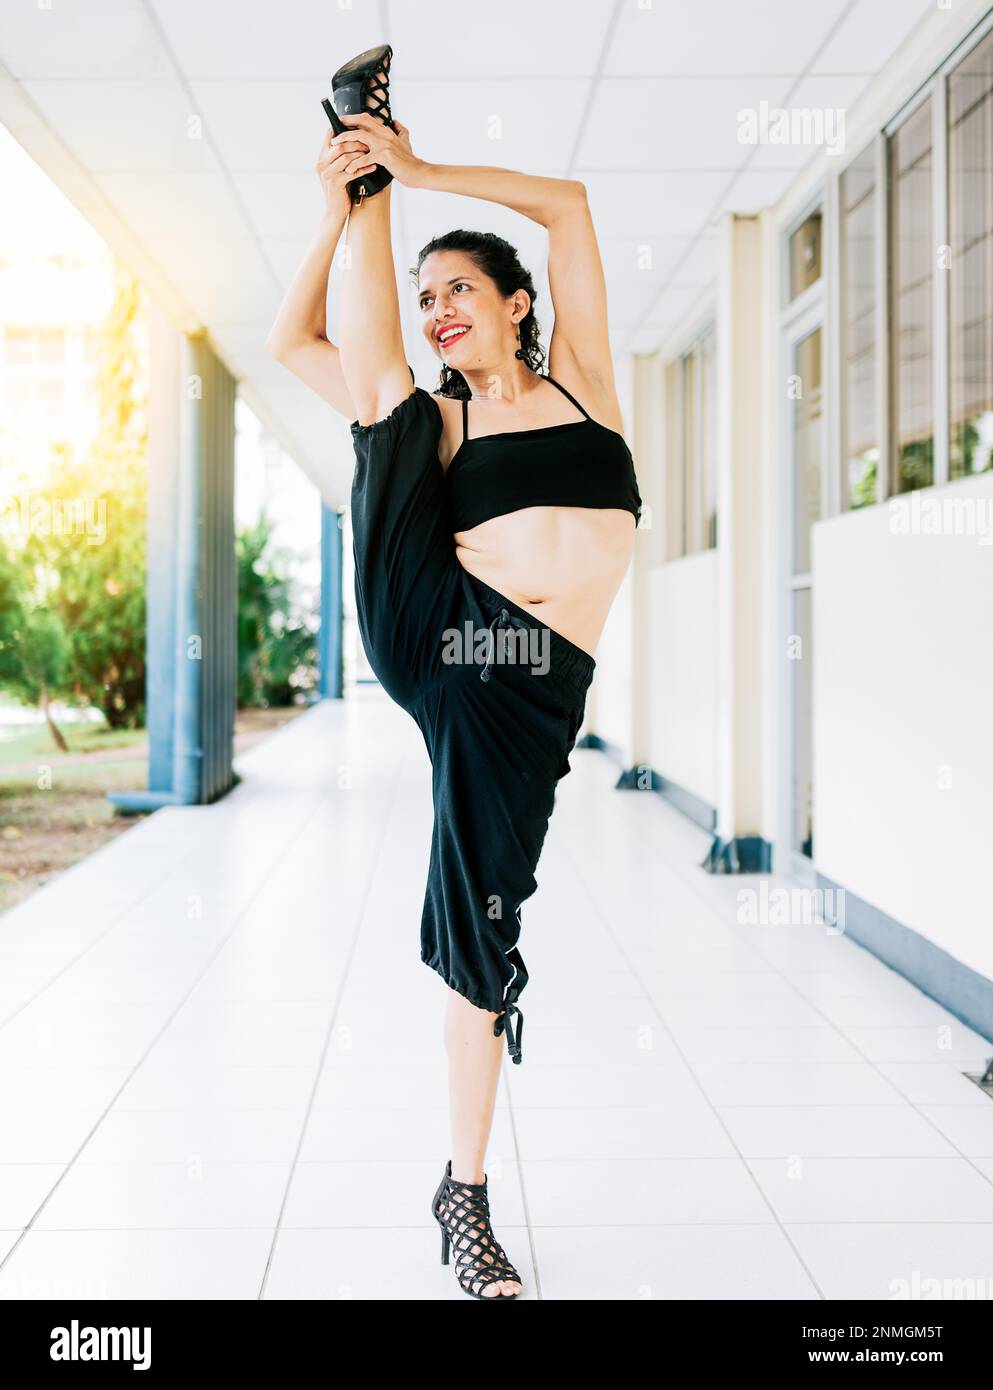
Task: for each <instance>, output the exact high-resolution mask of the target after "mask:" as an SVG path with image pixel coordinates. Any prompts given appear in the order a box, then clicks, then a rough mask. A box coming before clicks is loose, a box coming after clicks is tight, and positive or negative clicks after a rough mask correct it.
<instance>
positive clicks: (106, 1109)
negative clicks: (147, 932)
mask: <svg viewBox="0 0 993 1390" xmlns="http://www.w3.org/2000/svg"><path fill="white" fill-rule="evenodd" d="M327 799H330V794H328V793H324V794H321V795H319V796H318V797H317V798H316V801H315V802H308V811H307V818H308V819H309V817H310V816H311V815H312V814H313V811H314V808H315V805H316V806H319V805H320V803H321V802H322V801H324V800H327ZM203 809H207V808H206V807H205V808H203ZM295 833H296V827H295V826H294V830H293V831H289V832H287V836H286V844H287V845H289V844H291V843H292V840H293V836H294V835H295ZM200 848H201V846H200V844H199V843H198V844H196V845H194V846H192V847H191V849H190V851H189V855H186V856H183V857H184V859H185V858H188V857H190V855H192V854H193V853H195V852H196V851H197V850H199V849H200ZM280 857H281V856H278V857H275V858H274V860H273V862H272V864H271V866H270V868H269V870H268V872H267V873H266V874H265V876H264V877H263V878H262V879H261V880H260V884H259V886H261V885H263V884H265V882H266V881H267V880H268V879H269V878H271V877H272V875H273V874H274V873H275V872H276V867H277V863H278V859H279V858H280ZM156 886H157V885H156ZM151 891H153V890H152V889H149V892H151ZM143 896H144V895H143ZM139 901H141V899H139ZM251 905H252V904H251V902H249V903H246V905H245V907H244V908H243V909H242V911H241V912H240V913H239V914H238V917H237V918H236V919H235V921H234V922H233V924H232V925H231V927H230V929H229V930H228V931H227V932H226V933H225V935H224V936H223V937H222V938H221V939H220V941H219V942H218V943H217V947H216V949H215V950H214V951H213V952H212V954H211V955H210V956H208V957H207V959H206V960H205V961H204V963H203V967H202V969H201V970H200V972H199V974H198V975H197V976H196V977H195V978H194V980H193V981H192V982H191V984H190V987H189V989H188V990H187V991H186V993H185V994H184V995H183V997H182V998H181V999H180V1000H179V1002H178V1003H177V1005H176V1007H175V1008H174V1009H173V1010H172V1012H171V1013H170V1014H169V1015H168V1017H167V1018H166V1019H165V1021H164V1022H163V1024H162V1027H161V1028H160V1029H159V1030H158V1032H157V1033H156V1034H155V1036H154V1037H153V1038H152V1040H151V1041H150V1042H149V1044H148V1046H147V1047H146V1048H145V1050H144V1051H143V1052H142V1054H141V1056H140V1057H139V1058H138V1060H137V1061H136V1062H135V1064H134V1066H133V1067H132V1068H131V1070H130V1071H129V1072H128V1074H127V1076H126V1077H125V1078H124V1080H123V1081H122V1082H121V1084H120V1086H119V1087H118V1088H117V1090H116V1091H115V1092H114V1094H113V1095H112V1096H111V1097H110V1099H109V1100H108V1102H107V1104H106V1106H105V1107H104V1109H103V1110H102V1111H101V1113H100V1115H99V1116H98V1118H97V1120H96V1122H95V1123H94V1125H93V1127H92V1128H91V1129H90V1130H89V1132H88V1133H87V1134H86V1135H85V1136H84V1138H83V1140H82V1141H81V1143H80V1144H79V1147H78V1148H77V1149H76V1152H75V1153H74V1154H73V1155H72V1157H71V1158H70V1159H69V1160H68V1162H67V1163H65V1164H64V1165H63V1164H53V1165H51V1166H53V1167H61V1168H62V1172H61V1174H60V1175H59V1177H58V1178H57V1179H56V1181H55V1183H54V1184H53V1185H52V1187H51V1188H50V1189H49V1190H48V1192H47V1193H46V1194H45V1196H44V1198H43V1199H42V1201H41V1203H40V1205H39V1206H38V1207H37V1208H36V1210H35V1211H34V1212H33V1213H32V1215H31V1217H30V1219H29V1220H28V1222H27V1223H26V1224H25V1225H24V1226H23V1228H21V1231H20V1235H19V1236H18V1238H17V1240H16V1241H15V1242H14V1244H13V1245H12V1246H11V1247H10V1249H9V1250H8V1251H7V1252H6V1253H5V1254H4V1256H3V1258H2V1259H0V1271H2V1270H3V1269H4V1268H5V1267H6V1265H7V1264H8V1262H9V1260H10V1258H11V1256H12V1255H13V1254H14V1252H15V1251H16V1250H17V1249H18V1248H19V1247H20V1245H21V1242H22V1241H23V1239H24V1237H25V1236H26V1235H27V1234H28V1232H29V1231H31V1229H32V1227H33V1226H34V1223H35V1221H36V1220H37V1219H38V1217H39V1216H40V1215H41V1213H42V1212H43V1211H44V1209H45V1207H46V1206H47V1204H48V1202H49V1200H50V1199H51V1197H52V1196H53V1194H54V1193H55V1192H56V1191H57V1190H58V1188H59V1187H60V1186H61V1184H62V1183H63V1181H64V1180H65V1178H66V1176H67V1175H68V1173H69V1171H70V1169H72V1168H73V1166H74V1165H75V1163H76V1161H77V1159H78V1158H79V1155H80V1154H81V1153H82V1152H83V1150H84V1149H85V1148H86V1145H87V1144H88V1143H89V1142H90V1140H91V1139H92V1137H93V1136H94V1134H95V1133H96V1132H97V1130H98V1129H99V1127H100V1125H101V1124H102V1123H103V1122H104V1120H105V1119H106V1117H107V1115H108V1114H109V1113H110V1111H111V1109H112V1108H113V1106H114V1103H115V1102H116V1101H117V1099H118V1098H119V1097H120V1095H121V1093H122V1092H123V1091H124V1089H125V1088H126V1087H127V1086H128V1084H129V1083H130V1082H131V1080H132V1078H133V1077H134V1076H135V1074H136V1072H137V1071H138V1069H139V1068H140V1067H141V1066H142V1064H143V1063H144V1062H145V1060H146V1058H147V1057H148V1056H149V1054H150V1053H151V1051H152V1049H153V1048H154V1047H155V1044H156V1043H157V1042H158V1041H159V1039H160V1038H161V1037H162V1035H163V1033H164V1032H165V1031H166V1029H167V1028H168V1027H169V1025H170V1024H171V1022H172V1021H173V1019H174V1018H175V1017H176V1015H177V1014H178V1013H179V1011H180V1010H181V1009H182V1007H183V1006H184V1004H185V1003H186V1002H187V1000H188V999H189V997H190V995H191V994H192V993H193V990H194V989H195V988H196V986H197V984H199V982H200V981H201V980H202V979H203V977H204V975H205V974H206V972H207V970H208V969H209V967H210V966H211V965H212V964H213V962H214V961H215V960H216V959H217V957H218V955H219V954H220V953H221V951H223V949H224V948H225V946H226V945H227V944H228V942H229V941H230V940H231V938H232V937H233V936H234V934H235V932H236V931H237V930H238V927H239V926H240V925H241V920H242V918H243V917H244V916H245V914H246V913H247V912H248V911H249V910H250V908H251ZM114 925H117V923H116V921H115V923H114ZM112 929H113V928H112V927H108V929H107V930H108V931H110V930H112ZM104 935H105V933H101V935H100V937H99V938H97V939H98V940H100V939H102V937H103V936H104ZM92 944H95V943H91V945H92ZM87 949H89V948H87ZM81 954H85V953H81ZM60 974H61V972H60ZM46 988H47V986H46ZM43 992H44V991H39V993H43ZM34 997H37V996H34ZM39 1166H44V1165H39Z"/></svg>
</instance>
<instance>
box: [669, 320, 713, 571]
mask: <svg viewBox="0 0 993 1390" xmlns="http://www.w3.org/2000/svg"><path fill="white" fill-rule="evenodd" d="M665 406H666V458H667V461H668V462H667V468H666V483H667V485H666V504H667V506H666V510H667V522H666V556H667V558H668V559H670V560H674V559H678V558H679V557H680V556H682V555H693V554H695V553H696V552H697V551H699V550H712V549H713V548H714V547H715V546H716V544H717V447H716V433H717V394H716V372H715V361H714V330H713V328H712V327H711V328H708V329H707V331H706V333H704V334H703V336H702V337H701V338H699V339H698V340H697V342H696V343H694V344H693V346H692V347H691V348H689V349H688V350H687V351H686V352H684V353H683V354H682V356H680V357H677V358H676V359H675V360H674V361H672V362H670V363H669V364H668V365H667V367H666V369H665Z"/></svg>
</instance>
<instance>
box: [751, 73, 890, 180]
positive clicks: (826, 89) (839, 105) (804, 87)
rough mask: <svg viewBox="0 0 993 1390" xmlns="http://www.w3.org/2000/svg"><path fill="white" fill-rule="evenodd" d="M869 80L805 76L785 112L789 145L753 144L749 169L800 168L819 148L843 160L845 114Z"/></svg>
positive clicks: (785, 127) (783, 127)
mask: <svg viewBox="0 0 993 1390" xmlns="http://www.w3.org/2000/svg"><path fill="white" fill-rule="evenodd" d="M870 81H871V78H868V77H865V76H862V75H860V76H857V77H805V78H804V79H803V81H802V82H801V83H800V84H799V86H798V87H797V90H796V91H795V92H794V93H793V94H792V96H791V97H790V100H789V103H788V107H787V113H788V116H789V125H788V126H787V124H786V123H785V122H784V123H783V125H782V127H781V128H782V130H783V131H786V130H788V131H789V134H790V136H791V137H792V139H793V143H790V144H772V143H771V142H768V141H767V142H766V143H764V144H760V145H757V146H756V147H755V149H754V151H753V154H752V158H751V159H750V160H749V163H748V168H749V169H750V170H753V169H758V170H761V169H794V170H796V169H802V168H803V166H804V165H805V164H807V163H809V161H810V160H811V159H813V158H814V157H815V155H818V154H819V153H820V152H821V150H822V149H824V148H828V149H830V150H832V151H837V153H838V157H839V158H841V159H844V158H845V136H846V129H847V121H848V111H849V110H850V108H851V107H852V106H854V104H855V102H856V101H857V100H858V98H859V97H860V96H861V95H862V93H863V92H864V91H865V88H866V84H867V83H868V82H870Z"/></svg>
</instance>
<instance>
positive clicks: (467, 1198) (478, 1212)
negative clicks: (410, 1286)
mask: <svg viewBox="0 0 993 1390" xmlns="http://www.w3.org/2000/svg"><path fill="white" fill-rule="evenodd" d="M431 1215H432V1216H433V1217H434V1219H435V1220H436V1221H437V1223H438V1225H439V1226H440V1227H441V1263H442V1264H443V1265H447V1264H448V1255H449V1250H450V1249H451V1246H452V1244H453V1243H454V1246H455V1277H456V1279H458V1281H459V1285H460V1287H461V1288H462V1291H463V1292H464V1293H467V1294H468V1295H469V1297H470V1298H478V1299H481V1300H483V1301H484V1302H486V1303H499V1302H500V1300H501V1299H509V1298H518V1297H519V1294H516V1293H510V1294H508V1293H500V1294H496V1295H494V1296H493V1297H490V1296H489V1295H487V1294H485V1293H483V1292H482V1290H483V1289H484V1288H486V1287H487V1285H489V1284H497V1283H500V1282H501V1281H503V1280H506V1281H507V1282H508V1283H515V1284H520V1283H521V1276H520V1275H519V1274H518V1272H517V1270H516V1269H515V1268H514V1266H513V1265H512V1264H511V1263H510V1260H508V1258H507V1253H506V1251H505V1250H504V1248H503V1246H502V1245H501V1244H500V1243H499V1241H498V1240H497V1238H496V1236H495V1235H494V1234H493V1227H492V1226H491V1225H490V1203H489V1192H488V1178H487V1176H486V1175H485V1174H484V1175H483V1181H482V1182H480V1183H472V1182H456V1181H455V1180H454V1179H453V1177H452V1160H451V1159H449V1160H448V1163H447V1164H446V1165H445V1176H444V1177H443V1178H442V1180H441V1182H440V1183H439V1185H438V1190H437V1192H436V1193H435V1194H434V1200H433V1201H432V1203H431Z"/></svg>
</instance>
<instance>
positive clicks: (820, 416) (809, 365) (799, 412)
mask: <svg viewBox="0 0 993 1390" xmlns="http://www.w3.org/2000/svg"><path fill="white" fill-rule="evenodd" d="M793 377H794V379H795V380H796V382H797V393H798V394H797V395H796V396H795V397H794V401H793V573H794V574H808V573H809V571H810V528H811V526H812V525H813V524H814V522H815V521H817V520H818V519H819V518H820V515H821V460H822V455H823V448H824V409H823V391H822V385H821V330H820V329H819V328H815V329H814V330H813V332H812V333H808V334H807V336H806V337H805V338H801V340H800V341H799V342H798V343H797V344H796V345H795V346H794V348H793Z"/></svg>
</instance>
